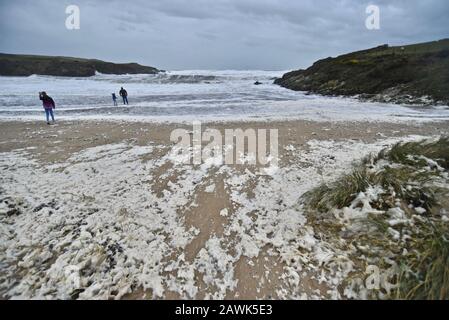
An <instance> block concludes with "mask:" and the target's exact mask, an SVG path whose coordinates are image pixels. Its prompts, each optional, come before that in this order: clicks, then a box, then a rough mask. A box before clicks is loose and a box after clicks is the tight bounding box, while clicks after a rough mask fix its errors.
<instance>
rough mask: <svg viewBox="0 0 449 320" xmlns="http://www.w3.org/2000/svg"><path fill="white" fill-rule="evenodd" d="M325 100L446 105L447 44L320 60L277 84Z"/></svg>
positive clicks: (380, 49)
mask: <svg viewBox="0 0 449 320" xmlns="http://www.w3.org/2000/svg"><path fill="white" fill-rule="evenodd" d="M275 83H276V84H279V85H281V86H283V87H286V88H289V89H292V90H298V91H308V92H312V93H318V94H323V95H342V96H354V95H359V97H360V98H362V99H369V100H375V101H383V102H395V103H412V104H413V103H417V104H433V103H442V104H447V103H449V39H444V40H440V41H434V42H428V43H420V44H414V45H408V46H399V47H389V46H388V45H383V46H380V47H376V48H373V49H369V50H364V51H358V52H353V53H349V54H345V55H342V56H339V57H336V58H327V59H323V60H319V61H317V62H316V63H314V64H313V66H311V67H310V68H308V69H306V70H297V71H293V72H289V73H287V74H285V75H284V76H283V77H282V78H281V79H277V80H276V81H275Z"/></svg>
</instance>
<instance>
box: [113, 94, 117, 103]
mask: <svg viewBox="0 0 449 320" xmlns="http://www.w3.org/2000/svg"><path fill="white" fill-rule="evenodd" d="M112 101H113V102H114V106H117V96H116V95H115V93H113V94H112Z"/></svg>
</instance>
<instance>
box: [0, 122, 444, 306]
mask: <svg viewBox="0 0 449 320" xmlns="http://www.w3.org/2000/svg"><path fill="white" fill-rule="evenodd" d="M177 128H185V129H187V130H189V131H191V130H192V126H191V125H188V124H155V123H139V122H107V121H98V122H97V121H61V122H58V123H57V124H56V125H52V126H48V125H46V124H45V122H40V121H39V122H14V121H11V122H6V121H4V122H0V171H1V179H0V186H1V187H0V203H1V207H0V219H1V225H2V236H1V247H2V248H1V249H2V250H1V251H2V253H1V254H0V255H1V269H2V270H1V271H2V272H1V273H2V274H3V275H2V276H1V279H0V280H1V281H0V295H1V296H2V297H3V298H11V297H27V298H28V297H46V298H61V299H68V298H82V299H90V298H102V299H111V298H119V299H144V298H146V299H152V298H155V299H174V298H186V299H190V298H197V299H205V298H219V299H221V298H225V299H256V298H262V299H263V298H265V299H266V298H282V299H292V298H294V299H297V298H312V299H313V298H342V297H343V296H342V292H341V287H339V285H340V283H341V281H342V279H343V278H344V276H345V275H344V274H341V275H339V276H336V275H335V274H333V273H332V272H330V271H329V270H327V269H325V267H324V265H323V264H322V263H320V262H319V256H320V254H321V253H322V252H324V250H327V249H328V247H327V246H326V245H325V243H324V242H323V243H321V242H320V241H318V240H317V239H315V240H313V232H312V231H311V230H310V228H309V226H308V225H307V221H306V220H305V218H304V216H303V215H302V212H301V207H300V206H298V202H297V201H298V199H299V198H300V197H301V195H302V194H304V192H307V191H309V190H310V189H312V188H313V187H315V186H317V185H319V184H320V183H322V182H326V181H331V180H333V179H336V178H338V176H339V175H341V174H343V173H344V172H346V171H347V170H348V168H350V166H351V165H352V164H353V162H354V161H357V160H360V159H361V158H362V157H364V156H366V155H367V154H369V153H370V152H377V151H379V150H380V149H382V148H384V147H386V146H389V145H392V144H393V143H396V142H398V141H400V140H402V139H413V138H411V136H423V137H432V136H439V135H443V134H448V132H449V123H448V122H439V123H437V122H433V123H426V124H418V123H400V124H398V123H376V122H372V123H365V122H354V123H352V122H336V123H328V122H311V121H296V120H295V121H283V122H227V123H207V124H202V128H203V130H204V129H207V128H210V129H218V130H220V131H221V132H223V133H224V130H225V129H236V128H242V129H244V130H245V129H248V128H251V129H255V130H257V129H278V130H279V155H280V162H279V170H278V171H277V172H276V173H274V174H272V175H258V174H257V172H258V171H259V170H260V167H255V166H251V165H244V166H243V165H240V166H239V165H227V166H226V165H223V166H220V165H204V164H203V165H196V166H193V165H182V166H181V165H178V164H176V163H173V161H170V159H171V158H170V157H169V154H170V152H171V147H172V146H173V145H174V143H173V142H171V141H170V133H171V132H172V131H173V130H174V129H177ZM310 238H312V240H311V239H310ZM298 257H301V258H298ZM332 279H336V280H335V281H332Z"/></svg>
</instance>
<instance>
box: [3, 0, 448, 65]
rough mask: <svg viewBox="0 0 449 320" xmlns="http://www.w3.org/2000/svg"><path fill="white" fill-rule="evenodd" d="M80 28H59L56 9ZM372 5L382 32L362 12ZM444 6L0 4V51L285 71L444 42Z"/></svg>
mask: <svg viewBox="0 0 449 320" xmlns="http://www.w3.org/2000/svg"><path fill="white" fill-rule="evenodd" d="M69 4H76V5H78V6H79V7H80V9H81V30H79V31H69V30H66V29H65V25H64V21H65V18H66V15H65V7H66V6H67V5H69ZM368 4H377V5H379V6H380V8H381V30H378V31H369V30H367V29H366V28H365V19H366V14H365V8H366V6H367V5H368ZM448 16H449V2H448V1H447V0H427V1H419V0H392V1H387V0H371V1H364V0H362V1H360V0H323V1H317V0H302V1H298V0H284V1H280V0H279V1H276V0H213V1H212V0H172V1H167V0H151V1H148V0H134V1H133V0H129V1H123V0H121V1H118V0H109V1H106V0H99V1H93V0H71V1H67V0H62V1H61V0H33V1H31V0H17V1H6V0H0V51H1V52H17V53H36V54H50V55H71V56H81V57H94V58H99V59H105V60H111V61H117V62H125V61H136V62H139V63H142V64H148V65H154V66H157V67H160V68H164V69H188V68H192V69H197V68H211V69H231V68H233V69H247V68H255V69H283V70H285V69H293V68H298V67H306V66H308V65H309V64H311V63H312V62H313V61H315V60H317V59H320V58H323V57H327V56H334V55H337V54H342V53H345V52H348V51H352V50H358V49H364V48H368V47H373V46H376V45H379V44H384V43H390V44H403V43H409V42H421V41H430V40H436V39H441V38H446V37H449V28H448V27H447V17H448Z"/></svg>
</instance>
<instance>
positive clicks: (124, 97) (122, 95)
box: [120, 87, 128, 104]
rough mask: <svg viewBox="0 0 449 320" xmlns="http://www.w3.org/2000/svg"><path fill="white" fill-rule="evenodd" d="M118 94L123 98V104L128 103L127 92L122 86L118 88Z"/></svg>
mask: <svg viewBox="0 0 449 320" xmlns="http://www.w3.org/2000/svg"><path fill="white" fill-rule="evenodd" d="M120 96H121V97H122V99H123V104H128V92H126V90H125V89H123V87H122V88H121V89H120Z"/></svg>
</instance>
